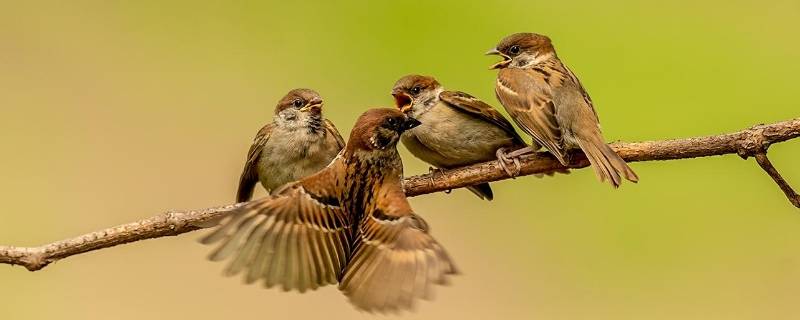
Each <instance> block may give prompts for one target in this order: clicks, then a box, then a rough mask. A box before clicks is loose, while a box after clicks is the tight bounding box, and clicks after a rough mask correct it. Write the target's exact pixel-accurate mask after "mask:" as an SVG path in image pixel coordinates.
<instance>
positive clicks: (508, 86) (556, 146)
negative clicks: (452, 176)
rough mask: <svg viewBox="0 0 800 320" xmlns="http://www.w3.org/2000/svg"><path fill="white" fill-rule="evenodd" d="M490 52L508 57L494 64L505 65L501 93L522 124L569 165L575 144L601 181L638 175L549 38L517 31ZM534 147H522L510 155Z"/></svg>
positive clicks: (498, 88) (618, 180)
mask: <svg viewBox="0 0 800 320" xmlns="http://www.w3.org/2000/svg"><path fill="white" fill-rule="evenodd" d="M487 54H494V55H500V56H501V57H503V60H502V61H500V62H498V63H496V64H494V65H493V66H492V69H500V71H499V73H498V75H497V82H496V86H495V92H496V94H497V99H498V100H500V103H501V104H503V106H504V107H505V108H506V110H507V111H508V113H509V115H510V116H511V118H512V119H514V121H515V122H516V123H517V125H519V127H520V128H521V129H522V130H523V131H525V132H526V133H528V134H530V135H531V136H532V137H533V139H534V140H536V141H537V142H538V143H539V144H541V145H543V146H545V148H547V150H549V151H550V153H552V154H553V155H554V156H555V157H556V158H557V159H558V161H560V162H561V164H562V165H564V166H567V164H568V162H569V161H568V160H567V157H568V156H569V152H570V151H571V150H574V149H580V150H582V151H583V152H584V153H585V154H586V157H587V158H588V159H589V162H590V163H591V164H592V167H593V168H594V169H595V173H597V176H598V177H599V178H600V181H606V180H608V181H609V182H610V183H611V184H612V185H613V186H614V187H615V188H616V187H618V186H619V185H620V183H621V182H622V179H621V178H623V177H624V178H625V179H628V180H630V181H632V182H637V181H639V177H637V176H636V173H634V172H633V170H632V169H631V168H630V167H629V166H628V164H626V163H625V160H622V158H620V157H619V155H617V154H616V152H614V150H612V149H611V147H609V146H608V145H607V144H606V143H605V141H604V140H603V136H602V134H601V132H600V123H599V120H598V117H597V113H596V111H595V110H594V106H593V105H592V100H591V99H590V98H589V94H587V93H586V90H585V89H584V88H583V85H581V82H580V80H578V78H577V77H576V76H575V74H573V73H572V71H570V70H569V68H567V66H565V65H564V64H563V63H562V62H561V60H559V59H558V56H556V52H555V48H553V45H552V43H551V42H550V38H548V37H547V36H543V35H540V34H535V33H517V34H512V35H510V36H508V37H506V38H504V39H503V40H502V41H500V43H499V44H498V45H497V46H496V47H495V48H494V49H492V50H489V52H487ZM530 151H531V150H530V149H522V150H518V151H515V152H512V153H510V154H509V156H512V157H513V156H517V155H520V154H522V153H525V152H530Z"/></svg>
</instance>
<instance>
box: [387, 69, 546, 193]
mask: <svg viewBox="0 0 800 320" xmlns="http://www.w3.org/2000/svg"><path fill="white" fill-rule="evenodd" d="M392 96H394V99H395V104H396V106H397V108H399V109H400V111H403V112H405V113H406V114H408V115H409V116H411V117H413V118H415V119H418V120H419V121H420V122H422V124H421V125H419V126H418V127H416V128H414V129H411V130H409V131H408V132H406V133H405V134H404V135H403V136H402V137H401V138H400V140H402V141H403V144H404V145H405V146H406V148H408V150H409V151H411V153H412V154H413V155H414V156H416V157H417V158H420V159H421V160H422V161H425V162H427V163H429V164H431V165H433V166H435V167H437V168H440V169H451V168H456V167H461V166H466V165H470V164H475V163H479V162H485V161H489V160H493V159H495V158H498V157H500V155H502V149H520V148H523V147H525V146H527V145H526V144H525V142H524V141H523V140H522V138H520V136H519V134H517V132H516V131H514V127H513V126H512V125H511V123H509V122H508V120H506V118H505V117H503V115H501V114H500V113H499V112H497V110H495V109H494V108H492V107H491V106H489V105H488V104H486V103H483V102H482V101H480V100H478V99H477V98H475V97H473V96H471V95H469V94H466V93H463V92H459V91H445V90H444V88H442V86H441V85H440V84H439V82H438V81H436V79H434V78H432V77H426V76H420V75H409V76H405V77H402V78H400V80H397V82H396V83H395V84H394V88H392ZM534 147H535V149H539V146H538V145H537V146H534ZM500 165H501V166H503V168H504V169H506V172H508V173H509V175H513V172H512V171H511V170H510V169H508V168H507V167H506V164H505V161H503V160H502V159H501V161H500ZM468 189H469V190H470V191H472V192H473V193H475V194H476V195H478V197H480V198H481V199H487V200H492V198H493V195H492V188H491V187H490V186H489V184H488V183H482V184H479V185H475V186H471V187H469V188H468Z"/></svg>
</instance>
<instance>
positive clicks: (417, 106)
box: [392, 75, 443, 116]
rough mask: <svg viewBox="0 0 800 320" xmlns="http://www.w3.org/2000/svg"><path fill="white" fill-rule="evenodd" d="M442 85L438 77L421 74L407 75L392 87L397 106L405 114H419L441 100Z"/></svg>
mask: <svg viewBox="0 0 800 320" xmlns="http://www.w3.org/2000/svg"><path fill="white" fill-rule="evenodd" d="M442 90H443V89H442V85H440V84H439V82H438V81H436V79H434V78H433V77H428V76H421V75H407V76H405V77H402V78H400V80H397V82H395V84H394V87H393V88H392V96H393V97H394V102H395V106H396V107H397V108H398V109H399V110H400V111H402V112H403V113H405V114H410V115H411V116H419V115H420V114H421V113H422V112H424V111H425V110H426V109H427V108H429V107H432V106H433V105H435V104H436V103H437V102H438V101H439V93H441V92H442Z"/></svg>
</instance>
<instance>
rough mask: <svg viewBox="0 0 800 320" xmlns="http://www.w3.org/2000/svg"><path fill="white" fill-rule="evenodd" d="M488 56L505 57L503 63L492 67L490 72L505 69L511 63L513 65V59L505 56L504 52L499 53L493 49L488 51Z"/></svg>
mask: <svg viewBox="0 0 800 320" xmlns="http://www.w3.org/2000/svg"><path fill="white" fill-rule="evenodd" d="M486 55H487V56H491V55H494V56H501V57H503V60H502V61H500V62H498V63H495V64H493V65H492V66H491V67H489V70H494V69H502V68H505V67H506V66H508V64H509V63H511V57H509V56H507V55H505V54H503V53H502V52H500V51H498V50H497V48H492V50H489V51H486Z"/></svg>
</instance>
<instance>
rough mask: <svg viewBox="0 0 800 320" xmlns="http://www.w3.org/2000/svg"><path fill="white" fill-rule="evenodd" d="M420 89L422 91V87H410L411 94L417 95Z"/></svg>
mask: <svg viewBox="0 0 800 320" xmlns="http://www.w3.org/2000/svg"><path fill="white" fill-rule="evenodd" d="M420 91H422V88H420V87H419V86H415V87H413V88H411V94H413V95H418V94H419V92H420Z"/></svg>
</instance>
